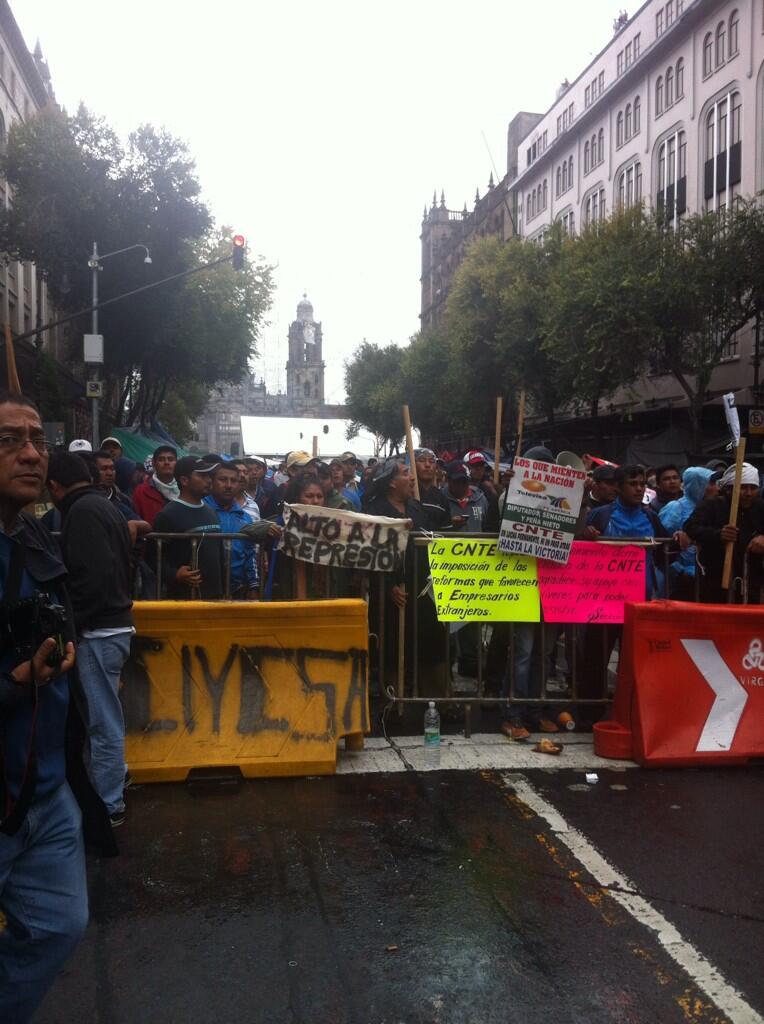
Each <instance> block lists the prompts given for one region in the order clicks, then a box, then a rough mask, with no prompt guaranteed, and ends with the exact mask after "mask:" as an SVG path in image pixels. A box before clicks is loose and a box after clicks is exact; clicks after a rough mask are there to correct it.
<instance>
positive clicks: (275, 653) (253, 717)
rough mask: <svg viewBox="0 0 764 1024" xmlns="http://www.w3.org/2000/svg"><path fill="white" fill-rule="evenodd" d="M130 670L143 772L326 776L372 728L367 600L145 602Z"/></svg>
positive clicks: (130, 719)
mask: <svg viewBox="0 0 764 1024" xmlns="http://www.w3.org/2000/svg"><path fill="white" fill-rule="evenodd" d="M133 612H134V615H135V626H136V636H135V637H134V638H133V645H132V651H131V655H130V659H129V661H128V662H127V664H126V665H125V667H124V670H123V673H122V683H123V685H122V690H121V697H122V704H123V707H124V711H125V727H126V744H125V746H126V760H127V762H128V764H129V766H130V772H131V774H132V776H133V778H134V779H136V780H140V781H142V782H160V781H161V782H176V781H180V780H182V779H185V777H186V775H187V774H188V772H189V771H190V769H192V768H209V767H227V766H237V767H238V768H240V769H241V772H242V774H243V775H245V776H248V777H255V776H264V775H327V774H331V773H332V772H334V771H335V769H336V764H337V742H338V740H339V739H340V737H342V736H345V737H346V740H345V743H346V746H347V747H348V748H351V749H358V748H359V747H362V746H363V734H364V732H366V731H368V723H369V703H368V682H367V666H368V635H369V630H368V620H367V606H366V604H365V602H364V601H356V600H352V601H351V600H345V601H295V602H290V603H288V604H287V603H283V604H282V603H262V604H255V603H244V602H241V603H239V602H224V603H218V602H215V603H212V602H200V601H144V602H138V603H136V604H135V606H134V609H133Z"/></svg>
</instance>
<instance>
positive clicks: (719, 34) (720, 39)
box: [716, 21, 727, 68]
mask: <svg viewBox="0 0 764 1024" xmlns="http://www.w3.org/2000/svg"><path fill="white" fill-rule="evenodd" d="M726 36H727V27H726V25H725V24H724V22H723V21H720V22H719V24H718V25H717V26H716V66H717V68H720V67H721V66H722V64H723V63H724V41H725V39H726Z"/></svg>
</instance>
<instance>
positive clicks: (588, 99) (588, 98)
mask: <svg viewBox="0 0 764 1024" xmlns="http://www.w3.org/2000/svg"><path fill="white" fill-rule="evenodd" d="M591 105H592V87H591V86H590V85H587V87H586V89H585V90H584V106H585V107H590V106H591Z"/></svg>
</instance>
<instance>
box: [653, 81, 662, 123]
mask: <svg viewBox="0 0 764 1024" xmlns="http://www.w3.org/2000/svg"><path fill="white" fill-rule="evenodd" d="M662 113H663V75H658V77H657V79H656V80H655V116H656V117H658V116H659V115H660V114H662Z"/></svg>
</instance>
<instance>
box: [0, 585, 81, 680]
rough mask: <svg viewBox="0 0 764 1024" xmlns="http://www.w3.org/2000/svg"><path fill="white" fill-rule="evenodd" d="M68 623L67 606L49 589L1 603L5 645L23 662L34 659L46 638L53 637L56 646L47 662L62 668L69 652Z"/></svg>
mask: <svg viewBox="0 0 764 1024" xmlns="http://www.w3.org/2000/svg"><path fill="white" fill-rule="evenodd" d="M66 623H67V618H66V609H65V608H64V607H63V605H60V604H57V603H56V602H55V601H54V600H53V599H52V598H51V596H50V594H46V593H37V594H35V595H34V597H27V598H22V600H20V601H15V602H14V603H13V604H10V605H7V606H6V607H4V608H3V607H0V636H1V637H2V638H3V640H4V643H3V647H4V648H6V649H7V648H10V649H11V650H12V651H13V654H14V656H15V658H16V659H17V661H18V663H19V664H20V663H21V662H22V661H31V659H32V658H33V657H34V656H35V654H36V653H37V650H38V648H39V647H40V645H41V644H42V643H43V641H45V640H47V639H48V637H53V639H54V640H55V641H56V646H55V647H54V648H53V650H52V651H51V652H50V654H49V655H48V657H47V658H46V664H47V665H49V666H50V668H58V666H59V665H60V664H61V662H62V661H63V660H64V655H65V653H66Z"/></svg>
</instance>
